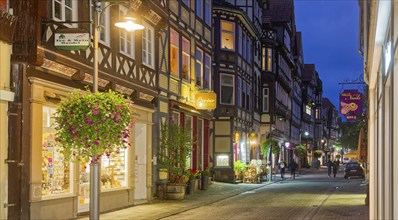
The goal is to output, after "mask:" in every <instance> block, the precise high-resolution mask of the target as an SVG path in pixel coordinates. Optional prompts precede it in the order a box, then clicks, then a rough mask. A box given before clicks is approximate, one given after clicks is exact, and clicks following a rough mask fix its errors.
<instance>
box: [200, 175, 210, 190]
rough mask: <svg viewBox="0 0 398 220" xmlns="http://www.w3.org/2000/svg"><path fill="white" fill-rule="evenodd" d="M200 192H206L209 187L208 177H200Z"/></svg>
mask: <svg viewBox="0 0 398 220" xmlns="http://www.w3.org/2000/svg"><path fill="white" fill-rule="evenodd" d="M200 183H201V188H200V189H201V190H207V188H208V187H209V176H202V177H201V181H200Z"/></svg>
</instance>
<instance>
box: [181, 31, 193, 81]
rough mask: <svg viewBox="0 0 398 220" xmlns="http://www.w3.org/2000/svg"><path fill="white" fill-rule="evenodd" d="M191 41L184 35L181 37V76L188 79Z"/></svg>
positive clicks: (189, 74)
mask: <svg viewBox="0 0 398 220" xmlns="http://www.w3.org/2000/svg"><path fill="white" fill-rule="evenodd" d="M190 48H191V43H190V41H189V40H188V39H186V38H185V37H183V38H182V78H183V79H185V80H188V81H189V80H190V78H191V71H190V69H191V62H190V61H191V55H190V54H191V53H190V52H189V51H190Z"/></svg>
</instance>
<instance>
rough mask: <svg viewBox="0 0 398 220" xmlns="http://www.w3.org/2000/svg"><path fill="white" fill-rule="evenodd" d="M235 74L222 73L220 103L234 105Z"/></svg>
mask: <svg viewBox="0 0 398 220" xmlns="http://www.w3.org/2000/svg"><path fill="white" fill-rule="evenodd" d="M234 85H235V76H234V75H231V74H225V73H221V74H220V87H221V88H220V103H221V104H224V105H234V104H235V102H234V99H235V91H234Z"/></svg>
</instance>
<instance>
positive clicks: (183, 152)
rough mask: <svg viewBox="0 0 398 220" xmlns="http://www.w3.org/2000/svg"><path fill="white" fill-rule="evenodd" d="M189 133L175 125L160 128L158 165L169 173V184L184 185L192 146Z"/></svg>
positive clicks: (165, 125) (188, 130)
mask: <svg viewBox="0 0 398 220" xmlns="http://www.w3.org/2000/svg"><path fill="white" fill-rule="evenodd" d="M190 133H191V131H190V129H184V128H183V127H181V126H179V125H175V124H170V125H167V124H162V126H161V137H160V150H159V163H160V165H161V166H162V168H166V169H167V170H168V171H169V176H168V181H169V183H175V184H181V183H184V177H185V176H187V172H190V171H189V170H187V164H186V161H187V159H188V158H189V156H190V155H191V151H192V145H193V144H194V142H193V141H192V138H191V135H190Z"/></svg>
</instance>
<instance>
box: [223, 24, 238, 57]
mask: <svg viewBox="0 0 398 220" xmlns="http://www.w3.org/2000/svg"><path fill="white" fill-rule="evenodd" d="M221 49H226V50H233V51H234V50H235V24H234V23H232V22H229V21H223V20H222V21H221Z"/></svg>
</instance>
